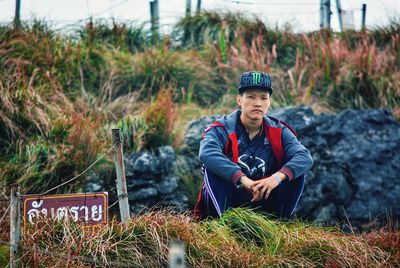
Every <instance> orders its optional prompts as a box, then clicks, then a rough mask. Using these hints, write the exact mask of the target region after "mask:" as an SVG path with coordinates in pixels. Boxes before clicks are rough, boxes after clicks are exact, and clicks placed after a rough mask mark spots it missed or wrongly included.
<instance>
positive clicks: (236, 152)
mask: <svg viewBox="0 0 400 268" xmlns="http://www.w3.org/2000/svg"><path fill="white" fill-rule="evenodd" d="M228 137H229V140H230V142H231V148H232V159H231V160H232V162H233V163H235V164H237V163H238V162H239V145H238V140H237V136H236V132H233V133H231V134H229V136H228ZM228 143H229V142H228Z"/></svg>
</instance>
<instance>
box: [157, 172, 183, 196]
mask: <svg viewBox="0 0 400 268" xmlns="http://www.w3.org/2000/svg"><path fill="white" fill-rule="evenodd" d="M156 187H157V189H158V192H159V193H161V194H172V193H173V192H174V191H175V190H176V188H178V180H177V178H176V177H174V176H168V177H165V178H164V179H163V180H162V181H161V182H160V183H158V184H157V185H156Z"/></svg>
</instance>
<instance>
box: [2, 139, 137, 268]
mask: <svg viewBox="0 0 400 268" xmlns="http://www.w3.org/2000/svg"><path fill="white" fill-rule="evenodd" d="M118 144H119V143H115V144H114V145H113V146H112V147H110V148H109V149H108V150H107V151H106V152H105V153H104V154H102V155H101V156H100V157H99V158H97V159H96V160H95V161H94V162H93V163H92V164H90V165H89V166H88V167H87V168H86V169H85V170H83V171H82V172H81V173H79V174H78V175H76V176H74V177H73V178H71V179H69V180H67V181H65V182H63V183H60V184H58V185H56V186H54V187H52V188H51V189H49V190H46V191H44V192H42V193H40V194H26V195H18V198H19V199H20V200H22V199H23V198H24V197H32V196H37V197H38V199H41V198H42V197H43V196H44V195H46V194H48V193H50V192H52V191H54V190H56V189H58V188H60V187H62V186H64V185H66V184H68V183H71V182H73V181H75V180H77V179H78V178H80V177H81V176H83V175H84V174H86V173H87V172H88V171H89V170H90V169H91V168H93V166H95V165H96V164H97V163H98V162H99V161H100V160H102V159H103V158H105V157H106V156H107V155H109V154H110V152H111V151H112V150H114V149H115V147H116V146H117V145H118ZM115 189H117V187H113V188H110V189H108V190H106V192H111V191H114V190H115ZM124 197H125V195H120V196H118V198H117V200H116V201H114V202H113V203H112V204H111V205H109V206H107V208H106V209H105V210H103V211H102V210H99V211H98V212H97V213H92V215H91V218H88V219H87V220H85V222H90V221H91V220H93V219H94V218H96V217H98V216H99V215H100V214H102V213H104V212H108V211H109V210H110V209H111V208H113V207H114V206H115V205H116V204H117V203H118V202H119V201H120V200H121V199H122V198H124ZM0 201H7V202H9V205H8V207H7V209H6V210H5V212H4V214H3V215H2V216H1V218H0V226H5V225H3V224H2V223H3V221H4V219H6V216H7V214H8V213H9V210H10V208H11V205H12V204H11V202H10V200H8V199H4V200H0ZM0 244H6V245H10V246H12V243H11V242H7V241H3V240H0ZM19 247H20V248H21V249H23V250H28V251H30V252H34V253H42V254H47V255H53V256H56V257H61V258H63V259H66V260H70V261H71V260H72V261H80V262H83V263H88V264H94V265H101V266H104V265H106V266H110V265H111V266H115V267H127V266H131V265H132V264H129V265H127V264H126V263H122V262H99V261H98V260H96V259H93V258H88V257H82V256H65V255H64V254H59V253H56V252H50V251H48V250H42V249H32V248H30V247H25V246H21V245H20V246H19Z"/></svg>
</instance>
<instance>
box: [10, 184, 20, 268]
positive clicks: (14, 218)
mask: <svg viewBox="0 0 400 268" xmlns="http://www.w3.org/2000/svg"><path fill="white" fill-rule="evenodd" d="M19 193H20V185H19V184H12V185H11V195H10V205H11V207H10V209H11V210H10V267H11V268H15V267H17V265H18V262H17V260H18V246H19V238H20V224H21V219H20V207H21V202H20V195H19Z"/></svg>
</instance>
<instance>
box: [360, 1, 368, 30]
mask: <svg viewBox="0 0 400 268" xmlns="http://www.w3.org/2000/svg"><path fill="white" fill-rule="evenodd" d="M361 10H362V17H361V30H362V31H365V17H366V15H367V4H363V5H362V9H361Z"/></svg>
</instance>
